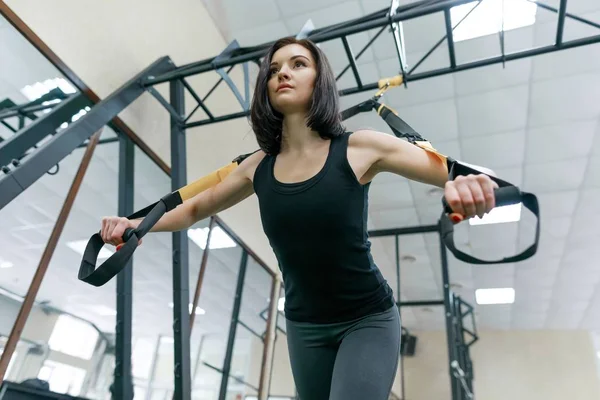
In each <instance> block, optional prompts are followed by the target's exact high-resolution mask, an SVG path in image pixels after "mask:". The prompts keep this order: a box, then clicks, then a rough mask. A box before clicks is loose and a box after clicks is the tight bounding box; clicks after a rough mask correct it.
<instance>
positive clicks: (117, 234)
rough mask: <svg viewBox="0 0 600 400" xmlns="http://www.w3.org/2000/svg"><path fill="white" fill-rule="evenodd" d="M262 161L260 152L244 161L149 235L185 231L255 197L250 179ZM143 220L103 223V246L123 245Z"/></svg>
mask: <svg viewBox="0 0 600 400" xmlns="http://www.w3.org/2000/svg"><path fill="white" fill-rule="evenodd" d="M263 157H264V153H263V152H262V151H259V152H256V153H254V154H252V155H251V156H250V157H248V158H247V159H246V160H244V161H243V162H242V163H241V164H240V165H239V166H238V167H237V168H236V169H235V170H233V172H231V173H230V174H229V175H228V176H227V177H226V178H225V179H223V181H222V182H220V183H218V184H217V185H215V186H213V187H211V188H209V189H206V190H205V191H203V192H201V193H199V194H197V195H196V196H194V197H192V198H191V199H188V200H186V201H184V202H183V203H182V204H180V205H179V206H177V207H175V208H174V209H173V210H171V211H169V212H168V213H166V214H165V215H163V216H162V218H161V219H160V220H158V222H157V223H156V224H155V225H154V226H153V227H152V229H150V232H176V231H180V230H183V229H187V228H189V227H190V226H192V225H194V224H195V223H196V222H198V221H200V220H202V219H205V218H208V217H210V216H212V215H215V214H217V213H219V212H221V211H223V210H226V209H228V208H230V207H232V206H234V205H236V204H237V203H239V202H241V201H242V200H244V199H246V198H247V197H249V196H250V195H251V194H253V193H254V187H253V185H252V179H251V176H252V175H253V174H254V171H255V170H256V166H257V165H258V163H259V162H260V160H262V158H263ZM141 222H142V219H136V220H128V219H127V218H123V217H105V218H103V219H102V230H101V237H102V239H103V240H104V242H105V243H110V244H113V245H115V246H117V245H119V244H121V243H123V240H122V237H123V234H124V233H125V230H126V229H127V228H134V229H135V228H137V226H138V225H139V224H140V223H141Z"/></svg>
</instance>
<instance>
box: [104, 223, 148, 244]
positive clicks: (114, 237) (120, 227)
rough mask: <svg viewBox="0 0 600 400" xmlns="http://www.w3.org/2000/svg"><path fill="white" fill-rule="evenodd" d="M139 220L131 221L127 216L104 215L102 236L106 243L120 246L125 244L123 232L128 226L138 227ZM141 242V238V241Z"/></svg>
mask: <svg viewBox="0 0 600 400" xmlns="http://www.w3.org/2000/svg"><path fill="white" fill-rule="evenodd" d="M137 225H138V224H137V221H131V220H129V219H127V218H125V217H104V218H102V230H101V233H100V236H101V237H102V240H103V241H104V243H108V244H112V245H113V246H118V245H120V244H123V234H125V230H126V229H128V228H133V229H135V228H137ZM138 244H141V240H140V243H138Z"/></svg>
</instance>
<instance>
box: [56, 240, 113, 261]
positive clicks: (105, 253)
mask: <svg viewBox="0 0 600 400" xmlns="http://www.w3.org/2000/svg"><path fill="white" fill-rule="evenodd" d="M87 243H88V241H87V240H75V241H72V242H67V246H69V247H70V248H71V249H72V250H73V251H75V252H77V253H78V254H79V255H81V256H83V253H84V252H85V246H87ZM113 253H114V252H113V251H111V250H108V249H106V248H104V247H103V248H102V249H100V254H98V259H103V258H108V257H110V256H112V255H113Z"/></svg>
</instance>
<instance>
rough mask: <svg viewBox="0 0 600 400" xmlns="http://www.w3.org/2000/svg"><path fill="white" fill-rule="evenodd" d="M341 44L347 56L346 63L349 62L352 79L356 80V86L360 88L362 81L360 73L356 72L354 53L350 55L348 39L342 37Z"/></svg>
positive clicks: (350, 48) (350, 49)
mask: <svg viewBox="0 0 600 400" xmlns="http://www.w3.org/2000/svg"><path fill="white" fill-rule="evenodd" d="M342 43H343V44H344V50H345V51H346V55H347V56H348V61H349V62H350V67H351V68H352V73H353V74H354V79H355V80H356V86H358V87H362V80H361V79H360V73H359V72H358V66H357V65H356V59H355V58H354V53H352V47H350V43H348V38H347V37H346V36H342Z"/></svg>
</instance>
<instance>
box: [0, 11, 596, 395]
mask: <svg viewBox="0 0 600 400" xmlns="http://www.w3.org/2000/svg"><path fill="white" fill-rule="evenodd" d="M474 1H479V0H420V1H417V2H415V3H412V4H408V5H403V6H399V5H398V1H397V0H392V1H391V2H390V7H388V8H384V9H382V10H380V11H377V12H374V13H372V14H370V15H367V16H364V17H361V18H357V19H355V20H352V21H346V22H343V23H339V24H336V25H333V26H329V27H325V28H320V29H315V30H312V31H310V32H303V33H302V35H303V36H304V37H307V38H308V39H310V40H312V41H313V42H316V43H321V42H327V41H331V40H341V41H342V43H343V46H344V49H345V51H346V53H347V56H348V65H347V66H346V68H344V69H343V70H342V71H341V72H340V73H339V75H338V76H337V78H338V79H339V78H340V77H341V76H342V75H343V74H344V73H346V72H347V71H348V70H351V71H352V73H353V75H354V78H355V81H356V86H354V87H350V88H346V89H343V90H340V91H339V94H340V95H341V96H345V95H350V94H356V93H361V92H368V91H374V90H376V89H377V88H378V85H377V83H376V82H370V83H365V82H363V79H362V78H361V76H360V71H359V69H360V68H359V66H358V65H357V63H356V60H357V59H358V58H360V56H361V55H362V54H363V53H364V51H365V50H366V49H367V48H368V47H369V46H371V45H372V43H373V42H374V41H375V40H376V39H377V38H378V37H379V36H380V35H381V33H383V31H384V30H386V29H390V30H391V32H392V34H393V37H394V42H395V49H394V52H395V54H396V55H397V56H398V73H399V74H402V75H403V76H404V84H405V85H407V84H410V82H412V81H417V80H422V79H427V78H431V77H435V76H441V75H445V74H450V73H453V72H458V71H465V70H469V69H474V68H479V67H484V66H489V65H493V64H500V63H503V64H504V63H505V62H508V61H512V60H518V59H522V58H527V57H533V56H536V55H541V54H547V53H551V52H555V51H560V50H566V49H571V48H575V47H580V46H585V45H591V44H595V43H600V32H599V34H598V35H593V36H588V37H584V38H580V39H576V40H570V41H564V40H563V31H564V23H565V19H566V18H571V19H573V20H576V21H579V22H581V23H584V24H587V25H589V26H593V27H596V28H600V24H598V23H595V22H592V21H589V20H586V19H584V18H581V17H578V16H575V15H572V14H569V13H567V12H566V9H567V0H561V2H560V6H559V8H558V9H556V8H553V7H550V6H548V5H545V4H543V3H542V2H540V1H537V0H528V1H530V2H532V3H535V4H537V5H538V7H540V8H542V9H545V10H548V11H550V12H554V13H557V15H558V18H557V29H556V40H555V42H554V44H552V45H548V46H542V47H537V48H532V49H529V50H524V51H518V52H514V53H505V51H504V40H503V32H501V33H500V34H499V35H500V43H501V54H500V55H497V56H494V57H488V58H485V59H481V60H478V61H472V62H466V63H459V62H457V60H456V54H455V49H454V40H453V30H454V28H456V25H455V26H452V23H451V18H450V10H451V8H452V7H455V6H458V5H462V4H466V3H471V2H474ZM482 1H485V0H482ZM479 3H481V1H479ZM435 13H443V14H444V17H445V28H446V35H445V36H444V37H442V38H441V39H440V40H439V41H438V43H437V44H436V45H435V46H434V47H433V48H432V49H431V50H430V51H429V52H428V53H427V54H426V55H425V56H424V57H423V58H422V59H421V60H419V61H418V62H416V63H415V64H414V66H413V67H412V68H411V69H408V67H407V62H406V61H407V60H406V59H405V48H404V35H403V32H402V22H403V21H407V20H411V19H415V18H420V17H424V16H428V15H432V14H435ZM467 17H468V16H467ZM467 17H465V18H467ZM371 30H376V32H375V33H374V35H373V36H372V38H371V40H370V41H369V42H368V43H367V44H366V46H365V47H364V48H362V49H361V50H360V51H358V52H357V53H356V55H355V51H354V50H353V49H352V48H351V46H350V44H349V41H348V37H349V36H351V35H353V34H357V33H361V32H367V31H371ZM444 41H446V45H447V49H448V60H449V65H448V66H447V67H445V68H439V69H435V70H431V71H426V72H420V73H417V72H415V71H416V70H417V69H418V67H419V66H420V65H421V64H422V62H423V61H424V60H425V59H426V58H427V57H428V56H429V55H431V53H433V51H434V50H435V49H437V48H438V47H439V46H440V45H441V44H442V43H443V42H444ZM271 44H272V42H269V43H264V44H262V45H258V46H253V47H245V48H242V47H240V46H239V45H238V43H237V42H236V41H234V42H232V43H231V44H230V45H229V46H228V47H227V48H226V49H225V50H224V51H223V52H222V53H221V54H219V55H218V56H216V57H214V58H210V59H205V60H202V61H198V62H194V63H190V64H187V65H182V66H179V67H177V66H175V65H174V64H173V62H172V60H171V59H169V58H168V57H162V58H160V59H158V60H157V61H155V62H154V63H153V64H151V65H150V66H148V67H147V68H146V69H144V70H142V71H140V73H138V74H137V75H136V76H135V77H133V78H132V79H131V80H129V81H128V82H126V83H124V84H123V85H122V86H121V87H120V88H118V89H117V90H116V91H115V92H113V93H112V94H111V95H110V96H108V97H107V98H105V99H104V100H102V101H100V102H98V103H96V104H94V105H92V104H90V100H89V99H86V98H85V96H84V95H83V94H78V95H74V96H72V97H69V98H68V99H64V100H63V101H62V103H61V104H59V105H56V106H55V107H54V109H53V111H52V112H51V113H49V114H46V115H45V116H44V117H43V118H38V119H36V120H35V121H33V123H31V124H30V125H29V126H26V127H24V128H23V129H21V130H19V131H18V132H17V133H16V134H15V135H14V136H13V137H12V138H10V139H8V140H5V141H4V142H3V143H0V156H2V158H1V160H0V161H2V162H0V165H3V166H4V167H6V168H3V171H2V172H3V173H0V209H1V208H2V207H4V205H6V204H7V203H8V202H10V201H11V200H13V199H14V198H15V197H17V196H18V195H19V194H20V193H22V192H23V191H24V190H26V188H27V187H29V186H30V185H31V184H32V183H33V182H34V181H36V180H37V179H39V178H40V177H41V176H42V175H43V174H44V173H46V172H47V171H48V170H49V169H50V168H51V167H52V166H53V165H55V164H56V163H57V162H58V161H60V160H61V159H62V158H64V157H65V156H67V155H68V154H69V153H70V152H71V151H72V150H73V149H75V148H77V147H79V146H81V145H82V143H84V142H85V141H86V140H88V139H89V138H90V137H91V136H92V135H93V134H94V133H95V132H97V131H98V130H99V129H101V128H102V127H103V126H105V125H107V124H109V125H110V124H111V123H112V121H113V119H114V118H116V117H117V115H118V114H119V113H120V112H121V111H122V110H123V109H125V108H126V107H127V106H128V105H129V104H131V103H132V102H133V101H135V100H136V99H137V98H138V97H139V96H140V95H141V94H142V93H144V92H145V91H148V92H150V93H151V94H152V95H153V96H154V97H155V98H156V99H157V100H158V101H159V102H160V103H161V104H162V105H163V106H164V107H165V109H166V110H167V111H168V112H169V113H170V116H171V160H172V170H171V178H172V187H173V189H177V188H179V187H181V186H183V185H184V184H185V183H186V180H187V176H186V152H185V142H186V140H185V137H186V136H185V135H186V131H187V129H189V128H193V127H197V126H203V125H208V124H213V123H218V122H223V121H228V120H232V119H236V118H242V117H246V116H248V115H249V104H250V87H249V77H248V75H249V73H248V69H249V68H248V66H249V64H248V63H250V62H252V63H260V61H261V58H262V57H263V56H264V55H265V53H266V51H267V49H268V47H269V46H270V45H271ZM240 64H241V65H242V68H243V71H244V87H243V88H242V90H240V89H239V88H238V87H237V86H236V84H235V83H234V82H233V80H232V79H231V77H230V75H229V73H230V72H231V70H232V69H233V68H234V67H235V66H236V65H240ZM209 71H215V72H217V73H218V74H219V75H220V79H219V81H218V82H217V83H216V84H215V85H214V86H213V88H212V89H211V90H210V91H209V92H208V93H207V94H206V95H204V96H203V97H201V96H199V95H198V94H197V93H196V92H195V91H194V90H193V88H192V86H191V85H190V84H189V83H188V82H187V81H186V78H188V77H190V76H192V75H198V74H201V73H206V72H209ZM222 82H225V84H227V85H228V87H229V89H230V90H231V91H232V92H233V94H234V95H235V97H236V98H237V100H238V102H239V105H240V107H241V111H237V112H232V113H230V114H226V115H218V116H217V115H214V114H213V113H212V112H211V111H210V110H209V108H208V107H207V106H206V100H207V98H208V97H209V96H210V95H211V94H212V93H213V92H214V91H215V89H216V88H217V87H218V86H219V85H221V83H222ZM162 83H169V85H170V91H169V93H170V99H169V100H166V99H165V98H164V97H163V96H162V95H161V94H160V93H159V92H158V91H157V90H156V89H155V88H154V86H155V85H158V84H162ZM185 90H187V91H188V92H189V93H190V94H191V96H192V97H193V98H194V100H195V101H196V103H197V105H196V107H195V108H194V110H193V111H192V112H191V113H190V114H189V115H185V113H184V110H185V106H184V91H185ZM82 106H90V107H91V110H90V111H89V112H88V113H87V114H86V115H84V116H83V117H82V118H80V119H79V120H77V121H75V122H73V123H72V124H70V125H69V126H68V127H67V128H66V129H64V130H62V131H60V132H59V133H56V134H54V136H53V138H52V140H50V141H48V142H47V143H44V145H43V146H40V147H39V148H37V149H35V151H31V152H30V153H29V154H27V155H26V156H24V157H22V156H23V154H25V152H26V151H27V150H28V149H31V148H32V147H34V146H35V145H36V144H37V143H38V142H39V141H40V140H41V138H43V137H45V136H47V135H48V134H49V132H55V131H56V129H57V127H58V126H60V124H61V123H62V122H64V120H65V116H69V115H73V114H74V113H76V112H77V111H78V110H79V109H80V108H81V107H82ZM198 109H202V110H203V112H204V114H205V118H201V119H198V120H194V121H191V117H192V116H193V115H194V114H195V113H196V111H197V110H198ZM14 111H15V110H13V112H14ZM20 111H22V112H27V111H31V110H28V109H22V110H20ZM11 115H12V114H11ZM13 116H14V115H13ZM111 127H112V125H111ZM113 129H114V130H115V131H116V132H117V134H119V135H121V134H123V132H121V131H119V129H115V128H113ZM11 130H12V129H11ZM121 145H122V146H123V147H121V149H122V150H121V154H122V155H126V154H131V153H130V149H128V145H127V143H126V142H125V141H123V142H121ZM233 156H234V155H232V157H233ZM19 157H22V159H20V162H17V163H12V165H8V163H10V162H11V160H13V159H19ZM120 172H121V174H125V175H124V176H125V177H124V178H122V179H120V180H119V193H123V194H120V197H119V199H120V200H119V205H120V206H119V210H120V212H123V213H126V210H130V207H131V199H130V193H128V186H129V185H131V183H132V182H131V171H130V166H129V165H128V163H127V162H125V163H124V164H122V165H121V167H120ZM426 231H427V232H436V231H438V227H437V226H430V227H417V228H407V229H402V230H386V231H379V232H376V233H374V234H375V235H379V236H383V235H399V234H408V233H419V232H426ZM440 245H441V246H442V249H443V250H442V271H443V281H444V285H445V287H444V299H443V300H433V301H425V302H412V303H410V304H409V303H400V306H411V305H443V306H444V308H445V311H446V314H445V315H446V327H447V328H448V329H447V331H448V349H449V352H450V353H449V354H450V360H451V361H454V360H457V361H458V362H459V366H460V368H462V370H463V371H467V372H468V371H469V370H471V371H472V369H470V368H471V367H470V361H469V360H468V351H465V350H464V348H463V349H462V350H461V346H457V344H456V343H457V341H458V343H459V344H460V343H461V342H462V343H464V342H465V340H464V339H460V340H459V339H458V338H459V337H463V335H458V334H457V333H456V332H458V331H455V329H454V328H455V326H456V324H455V323H454V320H455V319H456V320H461V321H462V318H463V313H462V311H461V309H462V307H463V306H464V304H463V303H464V302H461V301H460V300H456V296H454V295H453V294H452V292H451V291H450V289H449V287H447V285H448V265H447V263H448V262H447V256H446V251H445V248H444V247H443V245H442V244H440ZM187 253H188V252H187V241H186V240H185V237H184V236H182V233H174V234H173V271H174V274H173V285H174V288H173V296H174V298H173V300H174V309H173V318H174V325H173V329H174V339H175V343H174V348H175V360H174V362H175V366H174V385H175V398H176V399H189V398H190V396H191V393H190V392H191V390H190V389H191V386H190V382H191V376H190V354H189V348H190V343H189V341H190V329H189V328H190V326H189V318H190V316H189V315H188V306H187V304H188V290H187V288H188V287H189V286H188V255H187ZM119 283H120V284H119V303H118V304H119V307H118V313H117V321H118V324H117V326H118V327H119V330H118V331H117V335H118V336H119V337H118V339H117V345H118V347H119V351H121V354H120V360H126V359H129V357H130V351H131V349H130V345H127V343H129V344H130V341H131V336H130V335H131V333H130V332H131V310H130V307H131V303H130V299H129V296H130V293H131V284H132V282H131V277H130V276H129V274H127V275H124V276H123V277H122V278H120V280H119ZM238 286H239V285H238ZM238 289H239V287H238ZM237 295H238V294H236V296H237ZM457 301H458V303H457ZM457 304H458V306H457ZM457 309H458V311H457ZM457 315H460V316H461V317H460V318H458V317H457ZM232 326H233V325H232ZM461 329H462V327H461ZM233 332H235V330H233ZM463 332H464V331H463ZM230 334H231V332H230ZM475 337H476V335H475ZM231 343H232V342H231V337H230V344H231ZM463 347H464V346H463ZM467 350H468V346H467ZM463 353H464V354H463ZM465 354H466V355H465ZM465 360H466V361H465ZM128 367H129V363H127V362H120V363H118V365H117V369H118V370H117V371H115V377H116V378H118V381H117V382H115V388H116V389H117V390H118V391H119V393H118V394H119V395H122V394H123V393H126V391H127V390H128V389H127V388H128V387H130V386H131V374H130V371H127V369H128ZM223 370H224V371H225V370H226V368H224V369H223ZM454 373H455V369H454V368H453V367H452V366H450V375H451V377H453V376H454ZM459 382H460V381H459V379H458V378H453V379H452V393H453V399H455V400H456V399H463V398H468V397H467V395H466V394H465V391H464V389H461V385H459ZM222 389H223V388H222ZM223 396H224V392H223V390H222V391H221V395H220V398H223ZM120 398H123V397H120Z"/></svg>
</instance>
